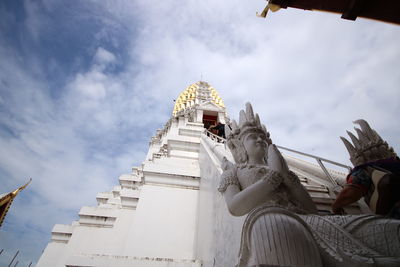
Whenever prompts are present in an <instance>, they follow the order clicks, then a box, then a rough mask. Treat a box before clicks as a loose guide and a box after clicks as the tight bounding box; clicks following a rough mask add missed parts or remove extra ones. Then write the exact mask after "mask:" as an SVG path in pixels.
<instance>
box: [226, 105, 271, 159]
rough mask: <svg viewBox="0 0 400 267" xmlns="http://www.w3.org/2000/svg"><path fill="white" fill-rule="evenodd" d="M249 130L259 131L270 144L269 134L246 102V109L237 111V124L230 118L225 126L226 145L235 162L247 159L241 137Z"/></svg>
mask: <svg viewBox="0 0 400 267" xmlns="http://www.w3.org/2000/svg"><path fill="white" fill-rule="evenodd" d="M250 132H261V133H263V134H264V135H265V137H266V141H267V143H268V144H272V141H271V138H270V134H269V132H268V131H267V129H266V128H265V126H264V125H263V124H261V122H260V117H259V116H258V114H255V115H254V112H253V107H252V106H251V104H250V103H246V111H244V110H241V111H240V113H239V124H237V123H236V121H235V120H232V122H231V124H230V125H226V126H225V134H226V137H227V138H226V139H227V142H226V143H227V145H228V147H229V149H230V150H231V152H232V156H233V158H234V159H235V162H236V163H237V164H243V163H246V161H247V154H246V151H245V149H244V146H243V140H242V138H243V137H244V136H245V135H246V134H247V133H250Z"/></svg>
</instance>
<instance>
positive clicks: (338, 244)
mask: <svg viewBox="0 0 400 267" xmlns="http://www.w3.org/2000/svg"><path fill="white" fill-rule="evenodd" d="M271 172H273V171H271V170H269V169H268V167H266V166H245V165H244V166H240V167H238V166H235V167H232V168H230V169H229V170H226V171H225V172H224V173H223V174H222V177H221V184H220V187H219V189H218V190H219V191H220V192H225V191H226V189H227V188H228V186H231V185H234V186H237V187H238V188H239V189H240V190H244V189H246V188H247V187H248V186H250V185H252V184H253V183H255V182H257V181H258V180H260V179H268V177H269V176H270V175H271ZM399 232H400V221H398V220H391V219H386V218H384V217H379V216H374V215H347V216H319V215H310V214H306V212H304V210H302V208H301V203H294V202H293V201H292V200H291V199H290V195H289V194H288V192H287V190H286V187H285V185H284V184H281V185H279V186H278V187H277V188H276V190H275V192H274V193H273V195H272V196H271V198H270V199H269V200H268V201H267V202H266V203H264V204H263V205H261V206H259V207H256V208H254V209H253V210H252V211H251V212H250V213H249V214H248V216H247V218H246V221H245V223H244V226H243V231H242V241H241V249H240V260H239V261H240V262H239V266H258V265H263V264H265V265H277V266H293V265H296V266H321V261H323V262H324V265H336V263H337V262H339V263H346V262H347V263H349V264H354V263H373V262H375V260H376V259H377V258H382V257H386V258H387V260H389V261H397V260H398V259H396V258H398V257H400V238H399ZM398 263H399V264H400V261H398Z"/></svg>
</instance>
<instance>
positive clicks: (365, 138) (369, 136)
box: [340, 120, 397, 166]
mask: <svg viewBox="0 0 400 267" xmlns="http://www.w3.org/2000/svg"><path fill="white" fill-rule="evenodd" d="M353 123H354V124H358V125H360V127H361V129H358V128H354V129H355V131H356V133H357V137H356V136H355V135H354V134H352V133H351V132H349V131H347V134H348V135H349V136H350V139H351V141H352V143H351V142H350V141H348V140H347V139H346V138H344V137H342V136H341V137H340V139H342V141H343V143H344V145H345V146H346V148H347V151H348V152H349V154H350V161H351V162H352V163H353V165H354V166H357V165H360V164H364V163H367V162H370V161H375V160H380V159H387V158H395V157H397V155H396V153H395V152H394V151H393V148H392V147H389V145H388V143H387V142H386V141H384V140H383V139H382V137H380V136H379V134H378V133H377V132H376V131H375V130H374V129H372V128H371V127H370V126H369V124H368V122H367V121H365V120H356V121H354V122H353Z"/></svg>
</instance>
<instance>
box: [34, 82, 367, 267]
mask: <svg viewBox="0 0 400 267" xmlns="http://www.w3.org/2000/svg"><path fill="white" fill-rule="evenodd" d="M217 122H221V123H223V124H225V123H227V122H228V117H227V114H226V110H225V106H224V104H223V102H222V100H221V98H220V97H219V95H218V93H217V91H216V90H215V89H214V88H212V87H211V86H210V85H209V84H208V83H206V82H203V81H200V82H197V83H194V84H192V85H190V86H189V87H188V88H186V89H185V90H184V91H183V92H182V93H181V95H180V96H179V97H178V99H177V100H176V103H175V107H174V110H173V115H172V117H171V119H170V120H169V121H168V122H167V123H166V124H165V126H164V128H163V129H161V130H157V132H156V135H155V136H154V137H153V138H152V139H151V141H150V146H149V151H148V154H147V156H146V159H145V160H144V162H143V163H142V165H141V166H139V167H134V168H132V173H130V174H123V175H121V176H120V177H119V185H116V186H115V187H114V188H113V189H112V190H111V191H109V192H102V193H98V194H97V197H96V199H97V202H98V205H97V206H96V207H86V206H85V207H82V208H81V210H80V211H79V220H78V221H75V222H73V223H72V224H70V225H61V224H57V225H55V226H54V228H53V230H52V238H51V241H50V242H49V244H48V245H47V247H46V249H45V250H44V252H43V254H42V256H41V258H40V260H39V262H38V264H37V266H40V267H43V266H48V267H58V266H60V267H65V266H67V267H77V266H80V267H82V266H86V267H88V266H96V267H99V266H104V267H105V266H110V267H111V266H112V267H115V266H120V267H124V266H154V267H158V266H170V267H171V266H187V267H189V266H234V265H235V261H236V260H237V253H238V251H239V247H238V246H239V244H240V233H241V226H242V224H243V220H244V217H245V216H243V217H232V216H230V215H229V214H228V211H227V209H226V205H225V203H224V201H223V197H222V195H221V194H220V193H219V192H218V191H217V187H218V184H219V179H220V175H221V173H222V170H221V160H222V158H223V157H224V156H225V157H227V158H228V159H232V155H231V154H230V152H229V150H228V149H227V148H225V145H224V140H223V139H222V138H220V137H218V136H215V135H213V134H211V133H209V132H207V131H206V130H205V126H206V127H208V126H209V125H212V124H216V123H217ZM272 136H273V131H272ZM283 152H284V151H283ZM285 157H286V159H287V161H288V164H289V166H290V168H291V170H292V171H294V172H295V173H296V174H298V175H299V177H300V179H301V182H302V183H303V184H304V185H305V186H306V188H307V189H308V191H309V193H310V194H311V196H312V197H313V200H314V201H315V202H316V203H317V206H318V208H319V210H320V212H321V213H323V212H329V211H330V205H331V203H332V201H333V198H334V194H333V189H334V188H335V186H337V184H335V181H341V180H343V179H344V177H345V174H344V173H341V172H337V171H332V170H329V174H330V175H329V176H330V177H327V175H326V173H325V172H324V171H323V170H322V169H321V168H320V166H319V165H318V164H313V163H310V162H307V161H303V160H300V159H298V158H296V157H292V156H285ZM232 161H233V160H232ZM347 212H348V213H357V212H359V207H358V206H356V205H353V206H352V207H350V208H349V209H348V210H347ZM227 236H228V237H227Z"/></svg>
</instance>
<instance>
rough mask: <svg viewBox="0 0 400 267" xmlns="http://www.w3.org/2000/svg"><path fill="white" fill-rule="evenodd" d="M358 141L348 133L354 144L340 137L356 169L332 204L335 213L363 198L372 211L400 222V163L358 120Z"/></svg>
mask: <svg viewBox="0 0 400 267" xmlns="http://www.w3.org/2000/svg"><path fill="white" fill-rule="evenodd" d="M356 123H358V124H359V125H360V126H361V129H356V131H357V134H358V138H357V137H355V136H354V135H353V134H352V133H350V132H348V134H349V136H350V138H351V140H352V141H353V144H351V143H350V142H349V141H347V140H346V139H345V138H343V137H341V139H342V141H343V142H344V144H345V146H346V148H347V150H348V151H349V154H350V161H351V162H352V163H353V165H354V166H355V167H354V168H353V169H352V170H351V172H350V173H349V175H348V176H347V179H346V182H347V183H346V186H345V187H344V188H343V190H342V191H341V192H340V193H339V195H338V196H337V199H336V200H335V202H334V203H333V205H332V211H333V213H335V214H343V207H345V206H347V205H349V204H351V203H354V202H356V201H358V200H359V199H361V198H362V197H364V201H365V202H366V204H367V205H368V206H369V207H370V209H371V211H372V212H374V213H375V214H378V215H385V216H389V217H391V218H396V219H400V194H399V192H400V160H399V158H398V157H397V155H396V153H395V152H394V151H393V149H392V148H391V147H389V146H388V144H387V143H386V142H385V141H383V139H382V138H381V137H380V136H379V135H378V134H377V133H376V131H374V130H372V129H371V127H370V126H369V124H368V123H367V122H366V121H364V120H358V121H356Z"/></svg>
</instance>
